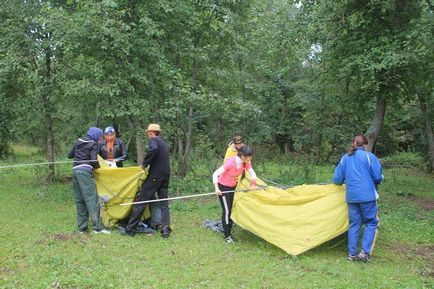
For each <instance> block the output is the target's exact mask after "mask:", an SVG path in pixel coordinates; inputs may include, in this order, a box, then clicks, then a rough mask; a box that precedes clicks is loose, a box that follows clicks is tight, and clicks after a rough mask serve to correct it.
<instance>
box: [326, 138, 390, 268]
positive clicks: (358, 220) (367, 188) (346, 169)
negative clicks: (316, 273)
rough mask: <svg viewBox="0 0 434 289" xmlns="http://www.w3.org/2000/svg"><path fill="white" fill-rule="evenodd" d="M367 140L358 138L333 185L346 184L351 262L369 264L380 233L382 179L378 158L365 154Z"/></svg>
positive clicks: (336, 175) (339, 165) (353, 143)
mask: <svg viewBox="0 0 434 289" xmlns="http://www.w3.org/2000/svg"><path fill="white" fill-rule="evenodd" d="M367 144H368V139H367V138H366V136H364V135H361V134H359V135H357V136H355V137H354V139H353V142H352V143H351V145H350V147H349V149H348V153H347V154H345V155H344V156H343V157H342V158H341V160H340V162H339V164H338V165H337V166H336V168H335V172H334V176H333V183H335V184H336V185H342V184H343V183H345V185H346V201H347V204H348V216H349V221H350V226H349V229H348V260H350V261H364V262H368V261H369V259H370V254H371V253H372V249H373V247H374V244H375V240H376V238H377V232H378V224H379V218H378V207H377V199H378V192H377V186H378V184H380V183H381V182H382V180H383V174H382V167H381V163H380V161H379V159H378V158H377V157H376V156H375V155H374V154H373V153H371V152H367V151H365V146H366V145H367ZM362 225H364V226H365V228H364V232H363V238H362V244H361V245H362V247H361V251H360V252H359V253H358V254H357V245H358V242H359V233H360V230H361V227H362Z"/></svg>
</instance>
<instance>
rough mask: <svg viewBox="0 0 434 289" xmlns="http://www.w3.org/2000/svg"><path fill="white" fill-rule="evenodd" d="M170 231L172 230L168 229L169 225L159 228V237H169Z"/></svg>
mask: <svg viewBox="0 0 434 289" xmlns="http://www.w3.org/2000/svg"><path fill="white" fill-rule="evenodd" d="M170 232H172V229H170V228H169V227H166V228H161V237H163V238H169V236H170Z"/></svg>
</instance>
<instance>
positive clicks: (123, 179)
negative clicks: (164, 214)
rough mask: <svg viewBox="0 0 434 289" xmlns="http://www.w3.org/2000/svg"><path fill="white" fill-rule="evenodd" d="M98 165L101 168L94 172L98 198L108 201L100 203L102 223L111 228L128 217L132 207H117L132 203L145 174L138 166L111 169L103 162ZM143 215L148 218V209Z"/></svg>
mask: <svg viewBox="0 0 434 289" xmlns="http://www.w3.org/2000/svg"><path fill="white" fill-rule="evenodd" d="M100 165H101V168H99V169H96V170H95V182H96V187H97V192H98V196H100V197H102V198H105V197H108V199H109V200H108V202H105V203H102V208H101V216H102V221H103V223H104V225H105V226H106V227H113V226H116V225H117V224H118V221H119V220H123V219H125V218H126V217H128V214H129V213H130V211H131V209H132V205H130V206H119V204H122V203H131V202H133V201H134V198H135V196H136V194H137V192H138V190H139V188H140V184H141V180H143V178H145V177H146V173H145V172H144V171H143V169H142V168H141V167H138V166H137V167H126V168H111V167H109V166H108V165H107V164H106V163H105V161H100ZM147 207H149V206H147ZM144 214H145V216H147V217H149V216H150V213H149V209H147V210H146V211H145V213H144Z"/></svg>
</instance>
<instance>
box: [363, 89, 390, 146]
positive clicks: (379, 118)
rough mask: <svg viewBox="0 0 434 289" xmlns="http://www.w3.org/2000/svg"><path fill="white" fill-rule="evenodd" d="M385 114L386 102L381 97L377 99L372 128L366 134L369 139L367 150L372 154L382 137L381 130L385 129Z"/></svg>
mask: <svg viewBox="0 0 434 289" xmlns="http://www.w3.org/2000/svg"><path fill="white" fill-rule="evenodd" d="M385 113H386V101H385V100H384V99H383V98H381V97H377V105H376V110H375V116H374V119H373V120H372V123H371V126H370V127H369V129H368V131H367V132H366V137H367V138H368V145H367V147H366V149H367V150H368V151H370V152H371V151H372V149H373V148H374V146H375V143H376V142H377V139H378V136H379V135H380V131H381V128H382V127H383V122H384V115H385Z"/></svg>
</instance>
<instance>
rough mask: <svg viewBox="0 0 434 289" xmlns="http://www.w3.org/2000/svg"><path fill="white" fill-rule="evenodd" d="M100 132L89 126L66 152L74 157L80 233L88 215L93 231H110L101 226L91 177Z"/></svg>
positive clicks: (83, 229)
mask: <svg viewBox="0 0 434 289" xmlns="http://www.w3.org/2000/svg"><path fill="white" fill-rule="evenodd" d="M102 134H103V133H102V130H101V129H100V128H97V127H91V128H90V129H89V130H88V132H87V134H86V136H84V137H81V138H79V139H78V140H77V142H76V143H75V144H74V146H73V147H72V149H71V151H70V152H69V154H68V157H69V158H70V159H72V158H73V159H74V162H73V168H72V169H73V170H72V171H73V174H72V185H73V189H74V199H75V204H76V207H77V226H78V231H79V232H80V233H86V232H87V225H88V221H89V217H90V219H91V221H92V225H93V232H94V233H96V234H99V233H102V234H109V233H110V231H107V230H105V229H103V226H102V221H101V213H100V204H99V202H98V195H97V193H96V184H95V181H94V180H93V178H92V173H93V170H94V169H97V168H99V167H100V166H99V163H98V160H97V154H98V151H99V146H98V143H99V142H100V140H101V137H102Z"/></svg>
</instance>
